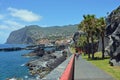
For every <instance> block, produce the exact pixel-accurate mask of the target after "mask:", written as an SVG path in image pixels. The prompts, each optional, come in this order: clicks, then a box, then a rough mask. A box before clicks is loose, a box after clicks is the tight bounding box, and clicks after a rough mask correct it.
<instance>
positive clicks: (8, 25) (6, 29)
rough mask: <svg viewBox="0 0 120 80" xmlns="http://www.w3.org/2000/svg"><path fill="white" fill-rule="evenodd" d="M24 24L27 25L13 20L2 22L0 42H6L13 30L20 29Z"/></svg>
mask: <svg viewBox="0 0 120 80" xmlns="http://www.w3.org/2000/svg"><path fill="white" fill-rule="evenodd" d="M24 26H25V25H23V24H20V23H18V22H15V21H12V20H6V21H3V22H2V24H0V37H1V38H0V43H4V42H5V41H6V39H7V38H8V36H9V34H10V33H11V32H12V31H14V30H17V29H20V28H22V27H24Z"/></svg>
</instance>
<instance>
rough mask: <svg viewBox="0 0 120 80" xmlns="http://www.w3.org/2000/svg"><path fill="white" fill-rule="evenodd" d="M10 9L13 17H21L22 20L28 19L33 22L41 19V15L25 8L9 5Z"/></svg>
mask: <svg viewBox="0 0 120 80" xmlns="http://www.w3.org/2000/svg"><path fill="white" fill-rule="evenodd" d="M8 11H10V14H11V15H12V16H13V17H17V18H20V19H21V20H24V21H27V22H33V21H39V20H41V18H42V17H41V16H39V15H37V14H35V13H33V12H32V11H28V10H25V9H16V8H12V7H9V8H8Z"/></svg>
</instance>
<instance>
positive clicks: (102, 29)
mask: <svg viewBox="0 0 120 80" xmlns="http://www.w3.org/2000/svg"><path fill="white" fill-rule="evenodd" d="M96 26H97V28H96V29H97V31H99V33H100V36H101V40H102V59H104V52H105V48H104V36H105V34H104V33H105V27H106V22H105V19H104V18H103V17H101V18H99V19H97V23H96Z"/></svg>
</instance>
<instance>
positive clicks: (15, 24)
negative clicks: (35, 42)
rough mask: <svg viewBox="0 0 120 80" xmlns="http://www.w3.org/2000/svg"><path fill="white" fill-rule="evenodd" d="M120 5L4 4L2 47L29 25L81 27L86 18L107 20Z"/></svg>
mask: <svg viewBox="0 0 120 80" xmlns="http://www.w3.org/2000/svg"><path fill="white" fill-rule="evenodd" d="M119 5H120V0H0V44H3V43H5V42H6V40H7V38H8V36H9V35H10V33H11V32H12V31H14V30H18V29H20V28H23V27H25V26H28V25H39V26H41V27H49V26H62V25H69V24H79V23H80V22H81V21H82V19H83V17H82V16H83V15H84V14H85V15H86V14H95V15H96V17H98V18H99V17H106V16H107V12H109V13H110V12H111V11H112V10H114V9H116V8H117V7H118V6H119Z"/></svg>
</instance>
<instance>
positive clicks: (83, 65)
mask: <svg viewBox="0 0 120 80" xmlns="http://www.w3.org/2000/svg"><path fill="white" fill-rule="evenodd" d="M74 80H115V79H113V78H112V77H111V76H110V75H108V74H107V73H105V72H104V71H102V70H101V69H99V68H97V67H95V66H94V65H92V64H91V63H89V62H87V61H86V60H85V59H82V57H81V56H79V58H78V59H76V58H75V67H74Z"/></svg>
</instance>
